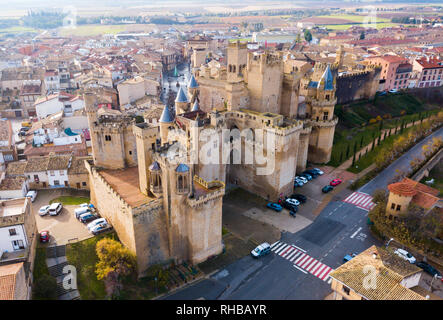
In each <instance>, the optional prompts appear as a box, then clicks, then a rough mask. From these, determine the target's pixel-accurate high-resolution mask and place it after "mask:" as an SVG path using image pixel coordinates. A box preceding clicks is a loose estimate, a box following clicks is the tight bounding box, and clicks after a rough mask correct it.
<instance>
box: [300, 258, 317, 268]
mask: <svg viewBox="0 0 443 320" xmlns="http://www.w3.org/2000/svg"><path fill="white" fill-rule="evenodd" d="M312 260H314V258H312V257H310V258H309V259H308V260H306V261H305V263H304V264H303V265H301V266H300V267H302V268H303V269H306V267H307V266H308V265H309V264H310V263H311V262H312Z"/></svg>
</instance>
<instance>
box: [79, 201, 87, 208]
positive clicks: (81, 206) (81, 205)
mask: <svg viewBox="0 0 443 320" xmlns="http://www.w3.org/2000/svg"><path fill="white" fill-rule="evenodd" d="M79 207H80V208H88V207H89V203H86V202H85V203H82V204H80V205H79Z"/></svg>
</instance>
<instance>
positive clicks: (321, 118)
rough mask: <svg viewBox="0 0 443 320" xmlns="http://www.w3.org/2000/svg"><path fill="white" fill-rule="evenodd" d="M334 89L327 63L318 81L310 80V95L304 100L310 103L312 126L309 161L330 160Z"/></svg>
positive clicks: (332, 137) (335, 123) (324, 161)
mask: <svg viewBox="0 0 443 320" xmlns="http://www.w3.org/2000/svg"><path fill="white" fill-rule="evenodd" d="M317 68H324V66H322V65H319V67H317ZM317 71H318V70H317ZM314 72H315V71H314ZM335 90H336V84H335V78H334V77H333V76H332V72H331V68H330V66H329V65H327V66H326V68H324V72H323V74H322V76H321V78H320V80H319V81H318V82H314V81H311V82H310V83H309V84H308V92H309V94H310V95H309V96H308V97H307V99H306V101H307V103H309V105H310V106H309V107H310V108H309V109H310V110H309V111H310V112H309V113H310V118H311V120H310V124H311V126H312V131H311V135H310V137H309V153H308V161H310V162H314V163H327V162H329V161H330V160H331V152H332V144H333V140H334V131H335V126H336V125H337V122H338V119H337V118H336V117H334V106H335V104H336V103H337V99H336V97H335Z"/></svg>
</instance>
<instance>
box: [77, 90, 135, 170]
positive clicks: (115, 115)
mask: <svg viewBox="0 0 443 320" xmlns="http://www.w3.org/2000/svg"><path fill="white" fill-rule="evenodd" d="M84 99H85V109H86V113H87V116H88V123H89V130H90V134H91V145H92V153H93V158H94V163H95V165H96V166H98V167H102V168H107V169H122V168H125V167H128V166H135V165H137V158H136V145H135V138H134V135H133V134H132V124H133V123H134V122H135V120H134V119H133V118H131V117H127V116H124V115H122V113H121V112H120V111H118V110H112V109H106V108H99V109H98V100H97V96H96V95H95V94H94V93H85V95H84Z"/></svg>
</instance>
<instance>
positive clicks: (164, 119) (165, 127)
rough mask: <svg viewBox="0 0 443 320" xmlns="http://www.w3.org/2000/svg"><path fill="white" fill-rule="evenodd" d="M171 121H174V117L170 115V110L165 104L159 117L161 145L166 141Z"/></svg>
mask: <svg viewBox="0 0 443 320" xmlns="http://www.w3.org/2000/svg"><path fill="white" fill-rule="evenodd" d="M172 122H174V117H173V116H172V115H171V112H170V111H169V109H168V107H167V106H165V108H164V109H163V112H162V115H161V117H160V119H159V123H160V139H161V144H162V145H164V144H165V143H167V142H168V134H169V127H170V126H171V125H172Z"/></svg>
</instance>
